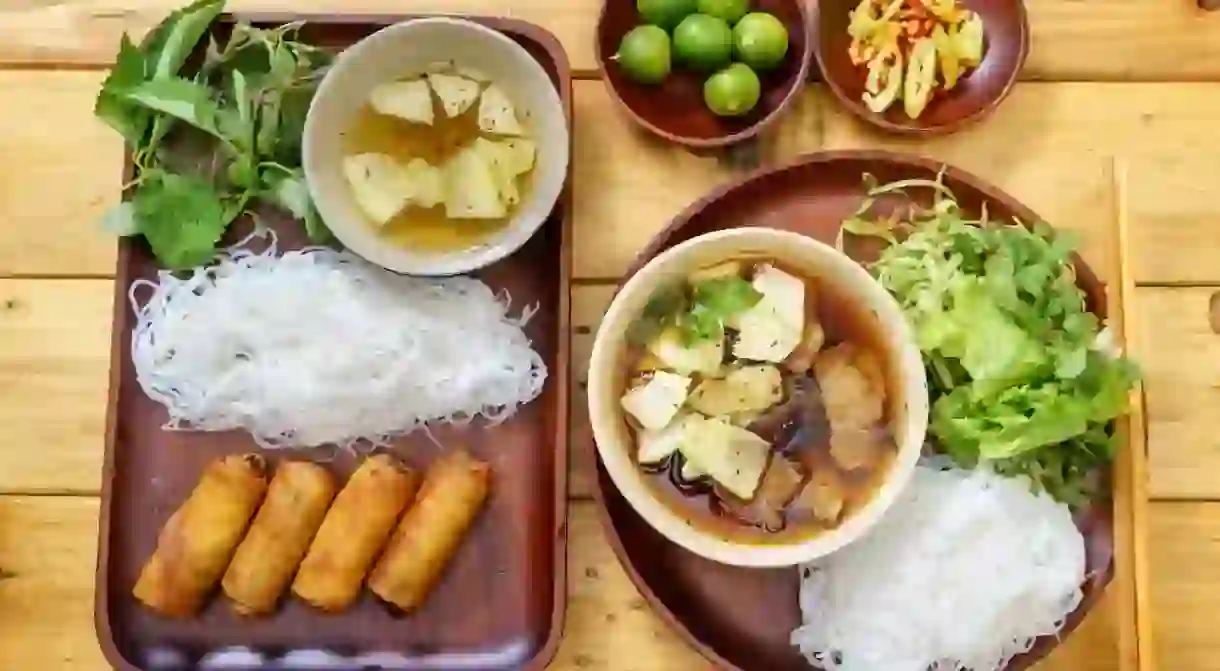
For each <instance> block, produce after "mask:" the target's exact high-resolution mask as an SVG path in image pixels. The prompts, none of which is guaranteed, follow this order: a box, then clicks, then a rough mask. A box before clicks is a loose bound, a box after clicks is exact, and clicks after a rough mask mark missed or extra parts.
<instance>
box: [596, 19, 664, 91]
mask: <svg viewBox="0 0 1220 671" xmlns="http://www.w3.org/2000/svg"><path fill="white" fill-rule="evenodd" d="M610 60H612V61H618V64H619V67H621V68H623V72H624V73H626V75H627V77H628V78H629V79H631V80H632V81H635V82H637V83H639V84H660V83H661V82H663V81H665V78H666V77H668V76H669V60H670V59H669V34H668V33H666V32H665V31H664V30H662V29H661V28H658V27H657V26H636V27H635V28H632V29H631V30H630V31H628V32H627V34H626V35H624V36H623V41H622V42H619V45H618V53H616V54H614V56H613V57H611V59H610Z"/></svg>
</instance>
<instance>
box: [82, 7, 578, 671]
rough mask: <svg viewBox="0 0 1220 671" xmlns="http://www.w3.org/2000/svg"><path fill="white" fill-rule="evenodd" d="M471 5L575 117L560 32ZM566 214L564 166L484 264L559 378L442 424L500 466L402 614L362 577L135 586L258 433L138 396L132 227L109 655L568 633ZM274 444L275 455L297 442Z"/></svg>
mask: <svg viewBox="0 0 1220 671" xmlns="http://www.w3.org/2000/svg"><path fill="white" fill-rule="evenodd" d="M408 18H412V17H408V16H361V17H334V16H325V15H319V16H301V15H270V14H258V15H250V14H242V15H237V16H229V15H226V16H223V17H221V19H220V20H219V22H218V24H217V26H216V27H215V30H217V31H226V30H228V29H230V28H231V26H232V24H233V23H234V22H235V21H236V20H239V19H240V20H247V21H251V22H253V23H255V24H267V25H279V24H282V23H285V22H288V21H294V20H302V19H303V20H306V21H307V22H308V23H307V24H306V27H305V28H304V29H303V30H302V32H301V36H302V38H303V39H305V40H308V41H311V42H313V43H315V44H320V45H324V46H327V47H333V48H336V49H341V48H343V47H345V46H347V45H350V44H352V43H353V42H355V41H356V40H358V39H360V38H362V37H364V36H366V35H368V34H370V33H372V32H374V31H376V30H378V29H379V28H382V27H384V26H385V25H388V24H391V23H395V22H398V21H402V20H405V19H408ZM475 20H477V21H479V22H480V23H483V24H484V25H487V26H490V27H492V28H495V29H497V30H500V31H502V32H504V33H505V34H506V35H508V36H509V37H512V38H513V39H514V40H516V41H517V42H519V43H520V44H522V45H523V46H524V47H525V48H526V49H528V50H529V51H530V53H532V54H533V55H534V56H535V58H537V59H538V60H539V62H541V63H542V65H543V67H544V68H546V70H547V71H548V72H549V73H550V75H551V78H552V80H553V81H554V83H555V86H556V88H557V89H558V90H559V93H560V96H561V98H562V100H563V102H564V105H565V107H566V108H567V116H568V121H569V126H570V124H571V74H570V71H569V66H568V61H567V57H566V55H565V53H564V51H563V48H562V47H561V46H560V44H559V42H558V40H556V39H555V37H554V36H552V35H551V34H550V33H548V32H546V31H545V30H543V29H541V28H539V27H537V26H534V25H532V24H528V23H524V22H521V21H515V20H508V19H494V18H476V19H475ZM569 179H570V171H569ZM571 214H572V200H571V184H570V182H569V184H568V187H567V189H566V190H565V191H564V195H563V196H562V198H561V200H560V202H559V204H558V206H557V207H556V209H555V211H554V212H553V213H552V215H551V217H550V218H549V219H548V220H547V221H546V223H545V224H544V225H543V227H542V228H541V229H540V230H539V232H538V233H537V234H536V235H535V236H534V237H533V238H532V239H531V240H530V241H529V243H527V244H526V245H525V246H524V247H522V248H521V250H520V251H518V252H517V253H516V254H514V255H512V256H510V257H509V258H507V259H505V260H504V261H501V262H499V263H497V264H495V265H493V266H491V267H489V268H487V269H485V270H483V271H480V272H478V273H476V276H478V277H480V278H481V279H482V280H484V281H485V282H487V283H488V284H489V285H491V286H492V287H493V288H505V289H508V290H509V291H510V292H511V294H512V296H513V299H514V302H516V303H517V304H518V305H523V304H526V303H534V302H536V303H537V304H538V305H539V307H540V309H539V311H538V313H537V314H536V315H535V316H534V318H533V319H531V320H530V322H529V325H528V327H527V328H526V332H527V333H528V335H529V337H530V338H531V340H532V341H533V344H534V347H536V348H537V349H538V351H539V352H540V353H541V354H542V356H543V358H544V360H545V361H546V364H547V367H548V370H549V377H548V380H547V384H546V388H545V389H544V390H543V392H542V394H541V396H540V397H539V398H538V399H536V400H535V401H533V402H532V403H530V404H529V405H528V406H526V407H525V408H523V409H522V410H521V411H520V412H519V413H518V414H517V415H516V416H515V417H514V418H513V419H512V420H510V421H508V422H506V423H504V424H501V425H498V426H496V427H494V428H486V427H484V426H483V425H481V424H475V425H472V426H471V427H467V428H464V429H455V428H451V427H442V428H438V429H435V430H434V435H435V436H436V438H437V439H438V440H439V441H440V442H441V443H443V444H446V445H459V444H460V445H466V446H468V447H469V448H470V449H471V451H472V452H474V453H475V454H476V455H478V456H480V457H482V458H483V459H486V460H488V461H490V463H491V464H492V466H493V469H494V472H495V474H496V477H495V480H494V483H493V495H492V497H491V499H490V500H489V504H488V507H487V509H486V510H485V511H484V513H483V514H482V516H481V518H480V520H479V521H478V522H477V524H476V526H475V529H474V531H473V532H472V533H471V535H470V537H469V538H468V539H467V540H466V542H465V544H464V545H463V546H462V548H461V550H460V551H459V552H458V555H457V557H456V558H455V560H454V562H453V564H452V566H451V567H450V570H449V571H448V573H447V575H446V577H445V578H444V580H443V582H442V583H441V584H440V585H438V586H437V588H436V590H435V591H434V592H433V593H432V595H431V596H430V598H429V599H428V601H427V603H426V604H425V605H424V607H423V608H422V609H420V610H419V611H418V612H416V613H415V614H413V615H410V616H408V617H404V618H398V617H394V616H392V615H391V614H390V613H389V612H388V611H387V610H386V609H385V608H384V607H382V606H381V605H380V604H378V603H375V602H374V599H373V598H372V597H370V596H368V595H367V594H366V595H364V597H363V598H362V599H361V601H360V602H359V603H358V604H357V605H356V606H355V607H353V608H352V610H350V611H349V612H347V613H345V614H342V615H324V614H320V613H318V612H316V611H313V610H310V609H309V608H307V607H306V606H305V605H303V604H302V603H300V602H299V601H296V600H294V599H292V598H286V599H285V601H284V604H283V606H282V608H281V610H280V611H279V612H278V613H277V614H276V615H274V616H273V617H270V618H267V619H264V620H246V619H241V618H239V617H237V616H236V615H234V614H233V612H232V610H231V608H230V606H229V604H228V603H226V602H225V600H224V598H223V597H217V598H216V599H214V600H213V601H212V602H211V603H210V604H209V606H208V607H207V608H206V609H205V610H204V611H203V612H202V613H201V614H200V615H199V617H197V618H195V619H190V620H181V621H171V620H166V619H163V618H160V617H158V616H156V615H154V614H152V613H150V612H149V611H147V610H145V609H144V608H142V607H141V606H139V605H138V604H137V602H136V601H135V599H134V598H133V597H132V596H131V588H132V585H133V584H134V583H135V580H136V577H137V575H138V572H139V570H140V567H141V566H142V564H143V563H144V561H145V560H146V559H147V558H148V556H149V555H150V554H151V553H152V551H153V548H154V546H155V541H156V537H157V533H158V531H159V530H160V528H161V526H162V525H163V524H164V523H165V521H166V519H167V518H168V517H169V515H170V514H171V513H172V512H173V511H174V510H175V509H176V508H177V507H178V505H179V504H181V503H182V501H183V500H185V498H186V496H187V494H188V493H189V492H190V491H191V489H192V488H193V487H194V485H195V482H196V481H197V480H198V478H199V475H200V473H201V469H202V467H203V465H204V464H205V463H206V462H207V461H209V460H211V459H213V458H214V457H216V456H218V455H222V454H230V453H234V452H244V451H252V450H256V449H257V447H256V445H255V444H254V442H253V440H252V439H251V438H250V437H249V436H247V435H245V434H243V433H239V432H232V433H225V434H209V433H185V432H184V433H171V432H166V431H163V430H162V429H161V424H162V423H163V422H164V421H165V412H164V409H163V408H162V407H161V406H160V405H158V404H157V403H155V402H153V401H151V400H149V399H148V398H147V397H146V396H145V395H144V393H143V391H142V390H141V389H140V386H139V384H138V382H137V381H136V377H135V371H134V369H133V366H132V363H131V356H130V344H131V326H132V322H133V315H132V312H131V307H130V306H129V304H128V300H127V288H128V286H130V284H131V282H132V281H133V280H135V279H138V278H148V277H152V276H153V275H154V274H155V272H156V269H157V267H156V264H155V261H154V260H153V258H152V256H151V254H150V252H149V251H148V248H147V246H146V245H145V244H144V243H143V242H138V243H134V244H133V243H132V242H130V241H129V240H126V239H125V240H124V241H123V242H122V243H121V244H120V247H119V258H118V270H117V282H116V283H115V313H114V335H113V339H112V345H111V347H112V349H111V373H110V403H109V409H108V415H107V430H106V457H105V462H104V465H103V485H102V509H101V522H100V533H99V542H98V565H97V586H96V587H97V589H96V604H95V617H96V625H97V633H98V638H99V639H100V641H101V645H102V650H103V652H104V653H105V656H106V659H107V660H108V661H109V662H110V663H111V664H112V665H114V666H115V667H116V668H118V669H122V670H123V671H137V670H142V671H155V670H157V671H159V670H162V669H164V670H174V671H178V670H183V669H195V668H230V669H232V668H236V669H276V670H277V671H280V670H282V671H297V670H298V669H299V670H301V671H304V670H305V669H309V670H311V671H312V670H321V669H344V670H353V671H354V670H355V669H376V668H386V669H393V668H404V669H406V668H409V669H412V670H440V669H463V670H474V669H486V670H492V669H518V668H529V669H541V668H543V667H545V666H546V664H547V663H548V662H549V661H550V659H551V658H552V657H553V656H554V654H555V650H556V648H557V647H558V645H559V640H560V638H561V635H562V631H563V618H564V610H565V605H566V589H565V577H566V553H567V535H566V534H567V531H566V514H567V437H568V379H569V375H568V365H569V328H568V320H569V291H568V287H569V283H570V278H571V252H570V248H571V247H570V245H571ZM264 221H266V222H268V223H272V224H273V227H274V228H276V229H277V231H278V232H279V234H280V241H281V244H282V245H283V246H284V247H286V248H289V249H292V248H297V247H300V246H301V245H302V244H303V243H304V242H305V241H304V239H303V234H302V233H301V232H300V230H299V226H298V225H297V224H295V223H286V222H285V221H284V220H283V219H282V218H281V219H279V220H278V221H273V220H272V218H271V217H264ZM235 228H236V229H240V228H242V227H241V226H240V224H239V225H237V226H235ZM240 234H241V231H240V230H234V231H233V235H232V236H229V237H230V238H231V239H233V240H236V236H239V235H240ZM393 447H394V448H395V449H394V452H395V453H396V454H398V455H401V456H402V457H403V458H404V459H405V460H406V461H408V462H409V463H411V464H412V465H414V466H422V465H424V464H426V463H427V461H428V460H429V459H430V458H431V457H432V455H434V454H435V453H436V452H437V448H436V447H435V446H434V445H433V444H432V443H431V442H430V441H429V440H428V439H427V438H425V437H423V436H422V434H419V433H418V432H417V433H416V434H412V435H411V436H408V437H406V438H403V439H400V440H397V441H395V444H394V446H393ZM332 452H333V451H330V450H310V451H299V450H293V451H291V456H293V457H298V458H299V457H316V458H317V459H319V460H321V459H329V458H330V457H331V454H332ZM265 454H267V455H268V456H269V458H270V459H271V460H272V461H273V462H274V461H276V460H278V459H281V458H283V457H285V456H287V455H288V454H289V453H287V452H281V451H272V452H267V453H265ZM355 463H356V460H355V458H353V457H352V456H351V455H347V454H341V455H339V456H338V457H337V458H336V459H335V460H334V461H333V462H331V464H330V465H331V468H332V470H333V471H334V472H335V473H336V475H339V476H342V477H346V476H347V475H348V474H349V473H350V472H351V471H352V470H353V468H354V466H355ZM224 651H232V652H231V653H230V654H231V655H232V656H230V657H229V658H228V659H227V660H222V659H221V658H219V657H220V656H219V655H218V653H223V652H224ZM317 651H325V652H326V654H325V655H323V654H322V653H321V652H317ZM209 656H211V657H209ZM226 662H227V663H226Z"/></svg>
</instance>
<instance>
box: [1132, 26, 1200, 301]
mask: <svg viewBox="0 0 1220 671" xmlns="http://www.w3.org/2000/svg"><path fill="white" fill-rule="evenodd" d="M1216 18H1220V15H1217V16H1216ZM1200 137H1206V136H1200ZM1206 149H1207V147H1196V150H1194V151H1183V152H1166V153H1164V154H1161V153H1156V154H1150V153H1144V154H1140V155H1134V156H1132V157H1130V158H1129V159H1128V160H1127V164H1128V167H1127V170H1128V173H1129V178H1128V183H1129V187H1128V191H1129V193H1128V194H1127V203H1128V207H1129V210H1130V217H1131V228H1132V249H1131V257H1132V271H1133V272H1134V273H1135V279H1136V281H1137V282H1141V283H1156V284H1208V285H1220V226H1217V225H1216V224H1217V222H1220V199H1218V198H1217V197H1216V189H1215V186H1214V184H1213V179H1211V177H1212V176H1215V175H1220V155H1218V154H1217V153H1216V152H1215V151H1214V150H1212V151H1207V150H1206Z"/></svg>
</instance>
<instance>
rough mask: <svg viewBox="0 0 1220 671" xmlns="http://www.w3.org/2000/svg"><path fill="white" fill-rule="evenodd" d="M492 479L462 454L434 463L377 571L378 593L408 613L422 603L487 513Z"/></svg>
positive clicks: (374, 581) (480, 465) (484, 467)
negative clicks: (481, 514)
mask: <svg viewBox="0 0 1220 671" xmlns="http://www.w3.org/2000/svg"><path fill="white" fill-rule="evenodd" d="M490 480H491V469H490V467H489V466H488V465H487V464H486V463H483V462H481V461H478V460H477V459H475V458H473V457H471V456H470V455H469V454H467V453H466V452H463V451H456V452H450V453H448V454H446V455H445V456H443V457H441V458H439V459H437V460H436V461H435V462H433V464H432V466H431V467H429V468H428V470H427V472H426V473H424V484H423V486H422V487H421V488H420V492H419V500H418V501H417V502H416V504H415V505H414V506H413V507H412V508H411V509H410V510H408V511H407V514H406V515H404V516H403V518H402V521H401V522H399V524H398V528H397V529H395V531H394V537H393V538H392V539H391V540H390V544H389V546H388V547H387V548H386V551H385V553H384V554H382V556H381V559H380V560H378V562H377V566H376V568H374V569H373V575H372V577H371V578H369V588H370V589H371V590H373V593H374V594H376V595H377V596H378V597H380V598H381V599H383V600H384V601H386V602H388V603H391V604H393V605H395V606H397V607H398V608H401V609H402V610H403V611H411V610H413V609H415V608H417V607H418V606H419V605H420V604H422V603H423V602H424V599H425V598H427V596H428V592H429V591H431V589H432V588H433V586H435V585H436V583H437V582H439V581H440V578H441V576H442V575H443V574H444V571H445V567H446V566H448V564H449V561H450V560H451V559H452V558H453V555H454V554H455V553H456V552H457V549H458V546H459V545H460V544H461V542H462V539H463V538H465V537H466V533H467V532H468V531H469V530H470V527H471V526H472V525H473V523H474V520H475V518H476V517H477V516H478V514H479V511H480V510H481V509H482V508H483V503H484V501H486V500H487V492H488V489H489V487H490V485H491V482H490Z"/></svg>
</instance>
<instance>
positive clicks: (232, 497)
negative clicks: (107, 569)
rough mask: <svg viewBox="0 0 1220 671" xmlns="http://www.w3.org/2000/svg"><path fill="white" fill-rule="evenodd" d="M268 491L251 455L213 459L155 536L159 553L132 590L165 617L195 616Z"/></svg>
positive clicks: (259, 463) (261, 464)
mask: <svg viewBox="0 0 1220 671" xmlns="http://www.w3.org/2000/svg"><path fill="white" fill-rule="evenodd" d="M266 491H267V464H266V462H265V461H263V458H262V457H260V456H258V455H254V454H246V455H233V456H229V457H224V458H222V459H217V460H216V461H213V462H212V463H211V464H209V465H208V466H207V468H206V469H204V471H203V477H201V478H200V479H199V483H198V484H197V485H195V489H194V491H192V492H191V495H190V497H189V498H187V500H186V502H185V503H183V504H182V506H181V507H179V508H178V510H177V511H176V512H175V513H174V514H173V515H172V516H170V518H169V521H168V522H166V523H165V526H164V527H163V528H162V529H161V533H160V535H159V536H157V549H156V550H155V551H154V552H153V554H152V556H151V557H149V558H148V562H147V563H146V564H144V569H143V570H142V571H141V572H140V579H139V580H138V581H137V582H136V586H135V588H134V589H132V594H134V595H135V597H136V598H137V599H139V600H140V601H141V602H143V603H144V605H146V606H148V607H149V608H151V609H152V610H154V611H156V612H157V613H160V614H161V615H164V616H167V617H189V616H191V615H194V614H195V613H196V612H198V611H199V608H200V607H201V606H202V605H203V601H204V599H205V598H206V597H207V596H208V594H209V593H210V592H211V591H212V589H213V588H214V587H216V583H217V582H219V581H220V577H221V576H222V575H224V571H225V567H226V566H228V565H229V559H230V558H231V557H232V556H233V551H234V550H235V549H236V548H237V544H238V543H240V542H241V539H242V535H243V534H245V532H246V527H247V526H249V524H250V518H252V517H254V512H255V510H257V509H258V504H259V502H260V501H262V500H263V494H265V493H266Z"/></svg>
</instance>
